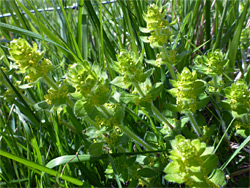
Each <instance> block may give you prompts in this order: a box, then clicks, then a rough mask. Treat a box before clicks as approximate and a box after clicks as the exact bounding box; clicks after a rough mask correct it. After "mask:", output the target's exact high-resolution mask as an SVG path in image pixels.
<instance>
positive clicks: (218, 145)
mask: <svg viewBox="0 0 250 188" xmlns="http://www.w3.org/2000/svg"><path fill="white" fill-rule="evenodd" d="M234 120H235V118H233V119H232V121H231V122H230V124H229V125H228V127H227V129H226V131H225V132H224V134H223V136H222V137H221V139H220V141H219V143H218V144H217V146H216V148H215V149H214V151H213V154H215V153H216V151H217V150H218V148H219V147H220V144H221V142H222V140H223V139H224V137H225V136H226V134H227V132H228V130H229V129H230V127H231V125H232V124H233V122H234Z"/></svg>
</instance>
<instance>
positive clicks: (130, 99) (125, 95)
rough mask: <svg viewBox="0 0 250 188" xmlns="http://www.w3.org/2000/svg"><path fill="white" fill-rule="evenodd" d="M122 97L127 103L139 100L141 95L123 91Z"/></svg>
mask: <svg viewBox="0 0 250 188" xmlns="http://www.w3.org/2000/svg"><path fill="white" fill-rule="evenodd" d="M120 99H121V101H122V102H124V103H125V104H128V103H135V101H139V96H137V95H133V94H130V93H126V92H122V93H121V96H120Z"/></svg>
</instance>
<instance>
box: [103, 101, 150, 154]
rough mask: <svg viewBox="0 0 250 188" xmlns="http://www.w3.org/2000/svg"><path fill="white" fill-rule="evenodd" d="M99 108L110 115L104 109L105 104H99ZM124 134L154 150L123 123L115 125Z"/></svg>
mask: <svg viewBox="0 0 250 188" xmlns="http://www.w3.org/2000/svg"><path fill="white" fill-rule="evenodd" d="M100 108H101V109H102V110H103V112H104V114H105V115H106V116H107V117H108V118H109V117H111V114H110V113H109V111H108V110H107V109H106V107H105V106H103V105H100ZM117 126H118V127H119V128H120V129H121V130H122V131H123V132H124V133H125V134H127V135H128V136H129V137H130V138H132V139H133V140H135V141H136V142H137V143H139V144H141V145H142V146H143V147H145V148H146V149H147V150H154V149H153V148H152V147H151V146H150V145H149V144H148V143H146V142H145V141H144V140H143V139H141V138H140V137H139V136H137V135H136V134H135V133H134V132H132V131H131V130H130V129H129V128H128V127H125V126H123V125H119V124H118V125H117Z"/></svg>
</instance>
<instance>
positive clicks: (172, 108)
mask: <svg viewBox="0 0 250 188" xmlns="http://www.w3.org/2000/svg"><path fill="white" fill-rule="evenodd" d="M165 106H166V108H167V109H168V110H170V111H172V112H178V109H177V105H175V104H170V103H167V104H165Z"/></svg>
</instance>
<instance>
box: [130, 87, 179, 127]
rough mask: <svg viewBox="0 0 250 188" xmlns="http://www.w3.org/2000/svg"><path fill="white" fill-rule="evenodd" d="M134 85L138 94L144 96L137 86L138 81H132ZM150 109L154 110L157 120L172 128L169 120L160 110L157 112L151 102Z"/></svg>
mask: <svg viewBox="0 0 250 188" xmlns="http://www.w3.org/2000/svg"><path fill="white" fill-rule="evenodd" d="M133 85H134V87H135V88H136V89H137V90H138V92H139V94H140V95H141V96H142V97H144V96H145V94H144V93H143V91H142V90H141V87H140V86H139V84H138V83H133ZM151 109H152V111H153V112H154V116H155V117H156V118H157V119H158V120H159V121H161V122H162V121H163V122H164V123H165V124H167V125H168V126H169V127H170V128H171V129H174V127H173V126H172V125H171V123H169V121H168V120H167V119H166V118H165V117H164V116H163V115H162V114H161V112H159V110H158V109H157V108H156V107H155V106H154V104H153V103H151Z"/></svg>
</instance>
